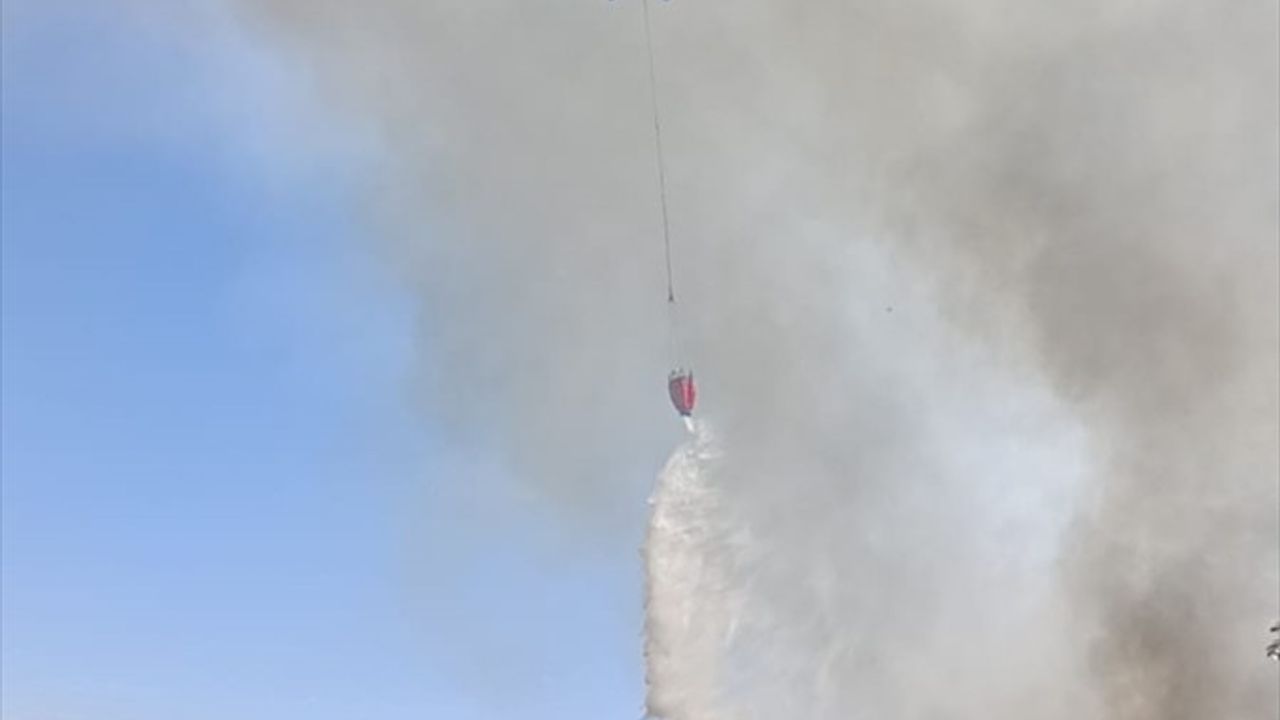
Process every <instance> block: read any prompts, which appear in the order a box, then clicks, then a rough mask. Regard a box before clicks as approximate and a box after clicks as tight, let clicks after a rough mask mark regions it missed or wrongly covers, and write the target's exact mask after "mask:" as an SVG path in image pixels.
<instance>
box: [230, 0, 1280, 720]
mask: <svg viewBox="0 0 1280 720" xmlns="http://www.w3.org/2000/svg"><path fill="white" fill-rule="evenodd" d="M250 5H251V6H252V7H251V13H252V17H253V18H255V19H256V18H266V19H267V20H268V22H269V23H270V25H269V27H270V28H271V32H272V33H273V34H272V35H271V37H272V38H276V39H281V40H279V41H280V42H283V43H287V44H290V46H291V47H293V48H295V49H296V50H297V52H298V53H299V55H300V56H301V57H303V58H306V59H307V62H308V63H309V65H308V66H310V67H314V68H316V75H317V82H318V84H319V85H320V86H321V87H322V88H324V91H325V92H326V93H328V95H329V97H331V98H332V99H333V100H334V104H335V106H338V107H341V108H343V109H344V111H347V112H352V113H358V114H360V115H361V116H363V117H365V118H371V119H372V120H373V121H374V122H376V123H378V125H379V127H380V128H381V132H382V137H381V140H382V141H383V144H384V145H385V146H386V147H388V148H390V150H391V152H390V153H389V155H390V157H388V158H387V159H386V167H385V174H384V177H386V178H387V180H386V183H385V185H382V186H378V187H371V188H369V189H368V190H369V193H370V196H371V203H370V204H371V207H372V208H373V209H374V210H375V212H376V216H377V217H378V218H379V221H380V222H381V224H382V227H383V228H384V229H385V230H386V231H387V235H388V236H389V237H390V238H391V241H390V242H389V243H388V245H389V247H390V253H391V254H392V255H393V257H394V259H395V263H396V266H397V267H398V268H400V269H401V270H402V272H403V273H404V276H405V277H406V279H407V281H408V282H409V283H410V284H411V286H412V287H413V288H414V290H415V292H417V293H418V295H419V296H420V297H421V309H422V316H423V321H422V342H423V343H424V345H425V346H426V347H427V353H426V354H427V355H429V356H430V357H432V358H433V361H434V362H433V365H432V366H431V367H429V368H425V369H424V371H423V383H422V384H423V387H424V391H423V395H424V397H425V398H426V400H427V405H428V406H429V407H432V408H447V411H446V412H445V414H446V415H447V417H448V420H449V422H450V426H451V427H450V429H451V430H453V431H455V432H456V436H457V437H459V438H462V439H465V440H466V441H467V443H468V445H470V446H477V447H482V448H484V449H485V450H486V452H488V453H491V454H492V455H494V456H495V457H496V460H495V461H496V462H501V463H503V464H505V465H506V466H508V467H512V468H515V469H516V472H517V473H518V474H519V475H520V477H521V478H522V479H524V480H525V481H527V483H528V487H531V488H536V490H537V492H538V493H540V495H542V496H543V497H546V498H548V499H551V500H553V501H554V502H555V503H556V506H557V507H558V508H559V509H560V510H561V511H562V518H561V519H563V520H566V521H568V522H570V523H580V524H581V525H583V526H584V527H586V528H587V530H586V531H588V532H589V531H590V529H591V528H606V527H611V526H613V525H614V524H615V522H614V521H615V520H617V518H618V516H619V515H622V514H628V515H633V514H634V513H636V512H637V508H635V507H633V506H631V505H630V504H629V503H627V502H623V501H622V499H623V498H624V497H626V493H625V492H621V491H620V490H619V488H627V487H634V484H638V483H640V482H644V480H643V478H646V477H647V476H648V474H650V473H651V469H650V466H651V465H652V464H653V463H654V462H655V461H654V453H655V452H656V450H655V448H658V447H662V446H663V443H665V442H667V440H668V438H669V432H668V431H666V430H665V428H667V427H668V425H669V424H670V417H669V415H670V409H669V408H668V407H665V397H664V396H663V394H662V392H661V380H662V378H663V377H665V375H666V372H667V370H668V369H669V368H668V367H666V363H665V358H664V355H665V353H664V347H665V345H666V342H665V338H666V334H667V333H666V317H665V310H666V309H665V307H664V305H665V304H664V303H663V299H664V298H663V279H662V267H663V266H662V249H661V243H660V234H659V232H660V230H659V225H658V214H657V210H658V209H657V198H656V194H655V191H654V188H653V184H652V174H651V172H650V171H651V168H652V167H653V157H652V136H651V134H650V133H651V132H652V127H651V125H650V118H649V116H648V96H647V92H646V89H647V79H646V77H645V73H646V69H645V64H644V60H643V57H644V55H643V45H642V28H641V24H640V22H641V19H640V14H639V13H640V8H639V6H638V4H631V5H628V4H625V3H619V4H613V5H608V4H604V3H600V4H597V3H583V2H579V1H577V0H549V1H548V2H543V3H536V4H530V3H527V2H520V1H519V0H494V1H493V2H474V1H473V0H436V1H434V2H430V3H422V2H416V1H410V0H380V1H378V2H369V3H358V4H356V3H349V2H340V1H339V0H259V1H255V2H253V3H246V6H250ZM654 10H655V12H654V31H655V39H656V42H657V50H658V74H659V94H660V95H661V96H662V99H663V107H664V108H665V109H666V110H667V113H666V116H665V117H664V133H665V134H664V139H665V140H666V141H667V149H668V151H669V163H668V171H669V177H668V180H669V188H670V190H671V214H672V230H673V237H674V251H675V262H676V276H677V277H676V282H677V286H678V288H679V292H680V296H681V302H682V309H683V312H684V314H683V316H682V320H683V321H684V322H685V323H686V325H685V327H684V328H682V329H683V330H684V331H686V333H687V341H688V343H687V345H688V347H687V349H688V351H689V353H690V355H691V357H692V360H693V365H694V369H695V371H696V372H697V376H698V379H699V382H700V383H701V385H702V388H701V389H702V397H703V401H702V410H701V411H702V412H703V413H704V414H705V415H706V416H707V417H710V418H712V419H714V421H715V422H716V428H717V432H718V435H719V439H718V441H717V442H718V443H719V446H720V448H721V450H722V452H723V456H722V457H721V458H720V459H718V460H716V461H715V462H714V463H711V464H710V465H709V466H707V467H701V466H699V467H700V469H699V473H698V481H699V483H702V484H703V486H704V487H705V488H706V490H705V491H706V492H709V493H713V494H712V495H710V496H707V497H711V498H714V503H713V506H714V517H715V521H714V522H712V523H710V524H708V525H707V526H706V527H703V528H700V529H699V530H698V533H699V534H697V535H696V536H694V537H693V538H692V539H691V540H690V541H689V542H690V547H693V548H695V549H698V550H699V552H703V553H707V554H708V557H709V558H710V559H708V560H706V563H707V564H706V567H707V568H714V572H709V571H708V572H702V571H699V572H700V573H701V574H698V573H694V574H693V575H692V576H690V575H689V573H690V572H691V570H690V569H689V566H688V565H678V566H677V568H678V572H676V571H673V573H674V574H673V576H672V577H671V578H670V579H671V585H670V586H669V587H670V588H676V589H677V590H678V589H679V588H685V590H686V591H685V594H683V595H675V596H667V600H666V601H664V602H670V603H671V606H672V607H679V608H683V609H682V610H680V611H679V612H677V613H676V614H677V615H678V616H679V617H680V618H683V617H684V616H685V615H686V614H688V615H689V616H690V617H694V616H696V617H700V618H704V619H708V620H707V622H706V623H702V624H700V623H685V622H684V620H683V619H681V620H680V621H678V622H677V621H672V622H670V623H667V622H665V621H664V622H662V623H658V625H657V626H656V627H655V635H654V636H652V637H651V640H653V641H655V642H657V641H659V640H660V646H661V648H662V650H661V653H660V654H655V652H656V651H655V648H653V647H651V648H650V651H651V657H654V658H657V657H661V658H662V659H663V661H664V662H666V661H670V663H672V664H668V665H666V666H665V667H666V668H667V670H663V669H662V668H661V667H651V670H650V674H651V679H652V681H653V684H654V690H653V693H652V694H651V696H650V702H651V705H652V706H653V708H654V709H655V710H658V711H661V712H665V713H667V714H668V715H670V720H704V719H705V718H719V717H723V718H733V719H734V720H738V719H745V720H750V719H754V718H771V719H776V718H802V719H805V720H822V719H824V718H839V719H840V720H850V719H852V720H858V719H860V718H875V719H876V720H882V719H883V718H893V719H894V720H956V719H959V720H968V719H971V718H972V719H977V718H982V719H984V720H1013V719H1017V720H1025V718H1038V719H1040V718H1043V719H1046V720H1057V719H1058V718H1061V719H1063V720H1066V719H1068V718H1070V719H1072V720H1076V719H1078V718H1099V719H1104V720H1205V719H1207V718H1215V719H1216V718H1223V719H1224V720H1263V719H1266V720H1270V719H1271V718H1274V717H1276V714H1277V707H1276V697H1275V693H1274V683H1275V678H1274V675H1273V668H1270V667H1267V666H1266V665H1265V663H1263V662H1261V657H1260V652H1261V651H1260V647H1261V643H1260V638H1261V635H1262V633H1264V631H1265V628H1266V627H1267V625H1268V623H1270V622H1271V621H1272V620H1273V618H1274V615H1275V612H1276V605H1277V597H1276V588H1277V584H1278V583H1280V543H1277V536H1278V535H1280V518H1278V517H1277V514H1276V508H1277V507H1278V506H1280V495H1278V493H1277V484H1276V478H1277V474H1278V473H1280V467H1278V466H1280V447H1277V446H1278V445H1280V440H1278V439H1277V437H1278V434H1280V427H1278V426H1280V421H1278V420H1277V416H1278V414H1280V378H1278V377H1277V373H1278V370H1277V368H1280V330H1278V328H1280V302H1278V301H1277V288H1278V286H1280V280H1278V278H1277V274H1278V272H1280V271H1278V269H1277V268H1278V266H1280V248H1278V247H1277V243H1276V241H1275V239H1276V235H1277V225H1278V222H1277V214H1276V205H1275V198H1276V194H1277V191H1278V189H1280V180H1278V179H1277V172H1276V167H1277V162H1278V160H1280V142H1278V141H1277V135H1276V127H1277V124H1280V117H1278V116H1277V115H1278V113H1277V109H1278V107H1280V103H1278V102H1277V100H1278V98H1277V93H1278V92H1280V90H1278V89H1277V88H1278V87H1280V82H1278V81H1280V78H1278V77H1277V75H1278V73H1277V68H1276V64H1275V57H1276V51H1277V47H1276V35H1275V28H1276V24H1277V23H1276V20H1277V17H1276V16H1277V4H1276V3H1275V1H1274V0H1232V1H1230V2H1225V1H1224V2H1186V1H1185V0H1139V1H1133V2H1123V1H1122V2H1117V1H1116V0H1082V1H1081V2H1073V3H1069V4H1068V3H1060V2H1052V1H1051V0H1034V1H1032V2H1014V1H1012V0H973V1H972V2H965V3H957V2H951V1H949V0H915V1H913V2H899V1H897V0H866V1H865V2H854V3H848V2H836V1H834V0H817V1H816V2H807V3H784V2H778V1H777V0H741V1H739V2H733V3H709V2H701V1H684V2H675V3H669V4H663V5H661V6H655V8H654ZM679 466H680V465H679V463H677V466H676V467H679ZM633 481H634V483H633ZM660 497H661V493H660ZM660 508H661V503H659V509H660ZM686 519H687V518H686ZM695 541H696V542H695ZM691 577H692V579H691ZM652 580H653V583H654V586H655V592H658V591H662V592H666V591H665V590H663V587H664V585H663V583H665V582H666V581H667V578H666V577H665V576H664V575H661V574H659V573H656V572H655V573H654V574H653V577H652ZM673 598H674V599H673ZM726 622H727V623H728V625H727V626H725V627H720V625H721V624H723V623H726ZM658 627H660V628H662V629H661V630H658V629H657V628H658ZM685 630H687V631H688V632H690V633H692V635H689V636H687V637H681V636H680V632H682V631H685ZM672 648H692V649H688V650H687V651H682V652H679V653H677V652H676V651H674V650H672ZM678 663H685V664H683V665H680V664H678ZM673 668H679V670H678V671H677V670H675V669H673ZM682 703H683V704H682Z"/></svg>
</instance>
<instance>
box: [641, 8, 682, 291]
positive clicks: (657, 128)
mask: <svg viewBox="0 0 1280 720" xmlns="http://www.w3.org/2000/svg"><path fill="white" fill-rule="evenodd" d="M641 5H642V6H643V7H644V43H645V49H646V50H648V53H649V100H650V102H651V104H652V106H653V141H654V146H655V148H656V149H657V153H658V196H659V198H660V199H661V202H662V247H663V250H664V251H665V255H666V261H667V302H668V303H672V304H674V303H675V301H676V290H675V281H674V279H673V277H672V272H671V222H670V220H668V217H667V168H666V163H665V161H664V160H663V153H662V122H661V120H659V114H658V79H657V72H656V71H655V70H654V67H653V66H654V63H653V31H652V29H650V27H649V0H641Z"/></svg>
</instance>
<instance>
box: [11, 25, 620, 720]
mask: <svg viewBox="0 0 1280 720" xmlns="http://www.w3.org/2000/svg"><path fill="white" fill-rule="evenodd" d="M128 5H129V4H127V3H120V4H113V3H108V2H76V3H72V2H37V1H36V0H15V1H13V2H9V1H6V3H5V5H4V38H3V40H4V42H3V53H4V55H3V93H4V95H3V177H2V180H3V228H2V230H3V358H2V359H3V467H2V470H3V658H2V659H3V689H4V692H3V716H4V717H5V718H6V719H7V720H37V719H38V720H54V719H57V720H61V719H64V718H65V719H67V720H73V719H76V718H86V719H87V718H93V719H94V720H111V719H113V718H129V719H130V720H149V719H152V718H154V719H156V720H159V719H161V718H163V719H165V720H174V719H183V718H191V719H199V718H228V717H236V718H284V717H296V718H353V717H364V718H435V717H439V718H460V719H465V718H511V717H521V718H544V717H545V718H553V717H554V718H560V719H563V718H579V717H581V718H587V717H619V716H620V717H631V716H635V715H638V714H639V712H638V708H639V706H640V694H641V687H640V684H641V672H642V670H641V665H640V657H639V650H640V640H639V619H640V617H639V611H640V607H639V594H640V589H639V585H638V581H639V567H638V561H636V560H635V555H634V552H633V551H632V552H625V550H626V547H627V545H628V543H631V542H632V541H633V540H638V535H637V533H638V527H639V522H640V520H639V519H638V520H637V525H636V527H634V528H628V529H627V530H626V533H624V534H626V535H628V537H625V538H623V539H622V541H620V542H619V543H617V546H618V548H621V549H622V551H618V549H617V548H609V549H606V550H602V551H599V552H594V553H593V552H589V551H588V552H569V553H566V552H564V549H563V547H562V544H563V543H562V539H561V538H560V536H559V535H558V533H557V531H556V529H555V527H554V525H555V521H554V518H551V517H548V516H546V515H545V514H543V513H540V512H539V511H538V510H537V509H536V508H531V507H529V506H528V504H527V503H522V502H520V501H519V500H518V499H514V498H504V496H502V493H501V488H502V487H503V478H502V473H501V469H500V468H493V467H489V466H488V465H486V463H485V462H484V461H483V459H482V458H478V457H477V456H476V454H475V453H471V452H467V451H466V450H465V449H459V448H446V447H443V446H441V445H440V444H439V443H438V442H436V441H435V440H434V439H433V433H432V432H431V427H432V422H433V416H432V412H431V410H430V409H429V408H428V409H425V410H423V409H421V408H416V407H415V406H414V404H413V403H412V402H411V401H410V399H409V398H411V397H412V381H411V378H412V375H413V372H412V371H413V368H414V366H415V363H421V362H429V361H430V358H429V354H430V349H429V348H426V349H423V348H421V347H420V346H418V344H417V343H416V342H415V341H414V340H413V337H412V333H411V330H410V328H411V327H412V326H413V323H414V307H413V300H412V298H410V297H408V296H407V295H406V294H405V293H404V292H402V291H400V290H398V289H397V287H396V285H395V283H394V282H393V281H392V279H391V278H390V277H389V274H388V273H387V272H386V271H385V269H384V268H382V267H381V266H380V265H379V262H378V259H377V257H376V256H377V253H376V242H374V241H372V240H371V239H370V238H369V237H368V235H369V229H368V227H367V226H366V225H365V223H364V221H363V219H362V213H361V209H360V207H359V204H358V198H359V192H358V190H357V188H358V187H359V184H360V182H361V181H362V179H364V178H365V177H366V175H367V174H368V173H370V172H373V170H371V169H370V168H371V167H372V165H371V164H369V163H366V162H363V161H362V160H361V158H362V156H363V155H365V154H367V153H369V152H372V150H370V147H372V143H371V142H366V138H364V137H362V136H361V133H360V132H359V131H356V130H353V129H352V125H351V124H350V122H349V121H347V120H342V119H339V118H332V117H329V116H328V115H327V114H326V113H325V112H323V111H321V110H320V109H319V104H318V102H317V101H315V99H314V98H309V97H308V96H307V94H306V88H307V87H308V78H306V77H305V73H301V72H299V69H298V68H296V67H290V66H289V64H288V63H287V62H285V61H284V60H283V59H281V58H279V57H276V56H274V55H273V53H272V50H271V48H266V47H262V46H261V45H259V44H257V43H255V42H254V41H253V39H252V38H249V37H247V36H245V35H243V34H241V33H239V32H238V31H237V30H236V28H235V25H234V23H232V22H230V21H229V20H228V19H227V16H226V14H225V13H223V12H222V11H221V10H220V9H219V8H218V6H217V5H216V4H215V3H212V2H208V3H196V2H189V3H182V4H178V5H174V6H173V8H176V9H168V10H164V11H161V12H160V13H155V12H145V13H144V12H141V11H140V10H136V9H135V10H133V11H126V10H121V9H119V8H120V6H128ZM113 6H114V9H113ZM193 19H197V20H199V21H198V22H196V21H194V20H193ZM632 547H634V544H632Z"/></svg>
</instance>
